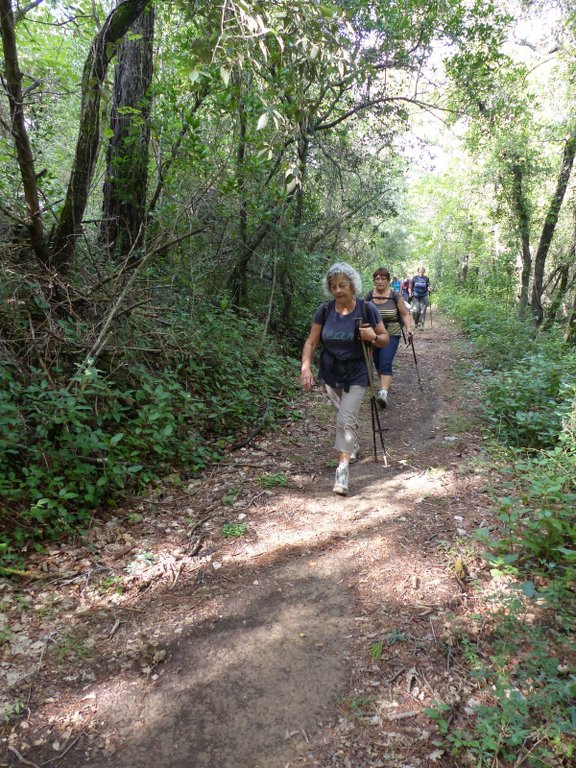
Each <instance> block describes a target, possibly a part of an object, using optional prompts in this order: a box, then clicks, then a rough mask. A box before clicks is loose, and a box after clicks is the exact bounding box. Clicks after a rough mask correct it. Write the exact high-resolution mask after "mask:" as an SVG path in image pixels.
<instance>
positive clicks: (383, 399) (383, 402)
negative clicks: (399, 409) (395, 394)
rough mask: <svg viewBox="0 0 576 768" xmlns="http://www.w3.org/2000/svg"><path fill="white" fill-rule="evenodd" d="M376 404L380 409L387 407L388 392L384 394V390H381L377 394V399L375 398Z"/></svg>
mask: <svg viewBox="0 0 576 768" xmlns="http://www.w3.org/2000/svg"><path fill="white" fill-rule="evenodd" d="M376 402H377V403H378V405H379V406H380V408H386V406H387V405H388V392H386V390H385V389H381V390H380V392H378V397H377V398H376Z"/></svg>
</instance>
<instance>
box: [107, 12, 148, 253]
mask: <svg viewBox="0 0 576 768" xmlns="http://www.w3.org/2000/svg"><path fill="white" fill-rule="evenodd" d="M153 38H154V8H153V6H149V7H148V8H147V9H146V11H145V12H144V13H142V14H141V15H140V16H139V18H137V19H136V20H135V22H134V23H133V25H132V27H131V29H130V31H129V33H128V34H127V35H126V36H125V37H124V40H123V41H122V42H121V44H120V46H119V50H118V55H117V59H118V63H117V64H116V67H115V70H114V95H113V103H112V109H111V114H110V133H111V134H112V135H111V137H110V141H109V143H108V150H107V154H106V177H105V182H104V190H103V198H104V199H103V206H102V227H101V239H102V242H103V244H104V245H105V247H106V248H107V250H108V251H109V252H110V253H114V255H116V256H117V257H119V258H122V257H124V256H126V254H127V253H129V252H130V251H131V249H134V248H136V247H137V246H138V244H139V242H141V240H142V237H143V234H144V220H145V210H146V191H147V188H148V157H149V145H150V111H151V84H152V72H153Z"/></svg>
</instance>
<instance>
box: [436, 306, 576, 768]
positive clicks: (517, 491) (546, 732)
mask: <svg viewBox="0 0 576 768" xmlns="http://www.w3.org/2000/svg"><path fill="white" fill-rule="evenodd" d="M443 304H444V306H445V307H446V309H447V310H448V311H449V312H451V313H452V314H453V315H454V317H455V318H456V319H457V320H458V321H459V322H460V323H461V324H462V327H463V328H464V329H465V331H466V333H467V334H469V336H470V338H471V339H472V340H473V341H474V345H475V347H476V349H477V350H478V353H479V361H478V363H477V364H476V365H475V366H473V369H472V371H471V374H472V375H473V376H475V377H476V376H478V373H481V374H482V396H483V403H484V409H485V415H486V427H487V431H488V433H489V434H491V435H492V436H493V438H495V439H496V440H497V441H498V444H499V445H500V446H501V449H500V450H502V447H503V448H504V449H505V456H504V462H503V463H500V462H497V461H496V460H494V461H495V464H496V466H495V469H496V471H497V472H498V475H499V477H500V480H501V483H500V485H499V487H498V488H493V489H492V493H493V495H494V504H495V512H496V515H497V518H498V520H499V526H498V528H497V529H495V530H481V531H479V532H478V539H479V541H480V542H481V543H482V545H483V546H484V547H485V548H486V558H487V559H488V561H489V563H490V564H491V568H492V574H493V575H494V576H495V577H497V578H498V577H503V578H506V579H512V584H513V589H512V590H511V591H510V592H509V594H508V596H507V597H506V596H504V597H502V595H500V596H499V597H496V598H495V600H496V601H497V602H499V603H500V605H499V607H498V608H497V609H496V613H495V616H496V619H497V621H496V623H495V629H494V637H493V639H492V642H491V649H492V651H491V654H490V656H489V657H488V658H487V657H486V655H484V654H483V655H480V654H479V653H478V652H477V649H476V647H475V645H474V643H473V642H471V640H470V638H469V637H468V635H467V633H465V632H463V633H462V637H461V643H462V646H463V649H464V652H465V655H466V659H467V662H468V664H469V666H470V669H471V670H472V672H473V675H475V676H477V677H478V678H479V679H481V680H482V682H483V685H485V684H486V683H488V684H489V685H490V686H491V687H492V690H493V691H494V694H495V700H496V701H497V702H498V703H497V706H496V707H495V706H493V705H492V704H491V705H489V706H486V705H479V706H476V707H475V709H474V715H475V720H474V727H469V728H461V727H457V728H453V729H451V728H450V727H449V724H448V720H447V719H446V718H447V712H448V710H449V709H450V708H449V707H445V706H443V705H439V706H438V707H435V708H433V709H432V710H431V715H432V716H433V717H434V718H435V719H436V720H437V721H438V723H439V725H440V729H441V732H442V733H443V734H444V736H445V738H446V741H447V743H448V744H449V745H450V750H451V751H452V752H453V754H455V755H464V756H466V759H468V760H470V759H472V760H473V762H474V764H475V765H482V766H484V765H486V766H487V765H492V764H494V761H495V760H501V761H505V762H504V764H506V765H508V764H510V765H515V764H516V763H515V762H514V761H515V760H517V759H518V758H519V757H522V756H526V764H527V765H531V766H535V767H538V768H544V766H546V765H550V764H552V765H554V764H558V765H569V764H571V762H572V761H573V760H574V758H575V756H576V743H575V741H574V738H573V737H574V731H575V723H576V709H575V708H574V698H575V696H576V676H575V675H574V670H573V669H571V666H570V664H569V662H568V659H569V658H571V657H572V656H573V653H574V651H575V650H576V646H575V644H574V634H573V633H574V628H575V623H574V617H575V616H576V589H575V585H576V525H575V523H574V506H575V504H576V482H575V478H576V356H575V355H574V350H573V348H571V347H570V346H568V345H566V344H565V343H563V342H561V341H560V339H559V338H558V334H557V333H539V334H534V332H533V330H530V332H529V333H526V332H525V331H526V324H525V323H523V322H522V321H520V320H517V319H515V318H513V317H512V318H511V317H510V314H509V313H508V312H506V311H505V310H504V309H503V308H502V307H501V306H500V305H498V304H495V303H490V302H486V300H485V299H478V298H473V297H471V296H467V295H465V294H461V295H459V296H454V294H452V295H451V296H445V297H444V299H443ZM527 616H530V619H529V620H527ZM552 649H554V650H552ZM562 654H564V655H565V658H563V657H562ZM558 656H560V658H558ZM535 733H538V739H537V740H536V739H535V736H534V734H535Z"/></svg>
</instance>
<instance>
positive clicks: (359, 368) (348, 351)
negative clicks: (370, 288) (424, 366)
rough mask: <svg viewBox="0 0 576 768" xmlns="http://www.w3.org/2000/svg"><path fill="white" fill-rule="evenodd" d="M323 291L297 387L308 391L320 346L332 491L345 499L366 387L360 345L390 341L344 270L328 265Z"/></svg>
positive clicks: (351, 273) (353, 274) (354, 276)
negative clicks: (330, 432) (332, 457)
mask: <svg viewBox="0 0 576 768" xmlns="http://www.w3.org/2000/svg"><path fill="white" fill-rule="evenodd" d="M324 290H325V292H326V293H327V295H328V296H331V297H332V300H331V301H328V302H325V303H324V304H320V306H319V307H318V308H317V310H316V313H315V315H314V321H313V322H312V327H311V329H310V334H309V335H308V338H307V339H306V341H305V343H304V348H303V349H302V369H301V374H300V383H301V384H302V386H303V387H304V389H310V388H311V387H312V386H313V384H314V377H313V376H312V370H311V365H312V357H313V355H314V351H315V349H316V347H317V346H318V344H320V342H322V345H323V349H322V354H321V357H320V370H319V379H320V381H322V382H323V384H324V386H325V388H326V393H327V394H328V397H329V399H330V401H331V402H332V404H333V405H334V407H335V408H336V414H337V415H336V440H335V442H334V447H335V448H336V450H337V451H338V458H339V463H338V467H337V469H336V480H335V483H334V488H333V489H332V490H333V491H334V493H338V494H340V495H341V496H346V494H347V493H348V481H349V465H350V462H352V461H354V460H355V459H356V455H357V453H358V436H357V431H358V413H359V411H360V406H361V404H362V398H363V397H364V392H365V391H366V387H367V386H368V382H369V378H368V368H367V366H366V356H365V355H364V350H363V349H362V344H363V343H366V344H374V346H376V347H385V346H386V344H388V343H389V341H390V338H389V336H388V332H387V331H386V329H385V327H384V323H383V322H382V320H381V318H380V314H379V312H378V310H377V309H376V307H375V306H374V305H373V304H371V303H370V302H368V301H364V300H363V299H361V298H358V294H360V293H361V291H362V281H361V279H360V275H359V274H358V272H357V271H356V270H355V269H354V268H353V267H351V266H350V265H349V264H346V263H345V262H339V263H336V264H332V266H331V267H330V268H329V269H328V271H327V273H326V276H325V278H324ZM368 359H369V360H370V356H368Z"/></svg>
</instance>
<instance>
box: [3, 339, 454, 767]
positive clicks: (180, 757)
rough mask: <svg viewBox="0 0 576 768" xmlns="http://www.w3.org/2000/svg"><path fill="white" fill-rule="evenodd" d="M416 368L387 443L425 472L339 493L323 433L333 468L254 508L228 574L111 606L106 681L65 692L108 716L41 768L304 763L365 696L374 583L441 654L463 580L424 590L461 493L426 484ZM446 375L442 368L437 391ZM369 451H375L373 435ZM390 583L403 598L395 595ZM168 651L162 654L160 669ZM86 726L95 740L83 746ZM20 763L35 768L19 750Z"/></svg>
mask: <svg viewBox="0 0 576 768" xmlns="http://www.w3.org/2000/svg"><path fill="white" fill-rule="evenodd" d="M419 354H420V353H419ZM420 359H421V360H422V361H423V360H424V359H425V354H424V353H422V354H421V358H420ZM409 365H410V364H409V361H408V360H407V359H406V358H405V359H404V360H403V361H402V363H401V365H399V372H398V377H397V379H396V380H395V390H396V394H395V398H396V400H397V405H396V406H395V408H393V409H391V410H390V411H388V412H387V414H386V420H387V423H388V424H389V426H390V430H391V431H390V436H389V437H387V440H386V442H387V444H392V443H393V444H394V450H395V451H396V453H397V457H398V458H401V460H403V461H406V462H407V463H408V465H409V466H411V469H406V466H402V465H401V464H399V463H398V462H395V463H394V464H393V465H392V466H390V467H388V468H387V469H384V468H383V467H382V466H380V465H375V464H374V463H373V461H370V460H369V459H368V458H366V457H365V458H364V459H363V460H362V461H361V462H359V463H358V464H356V465H355V466H354V468H353V470H352V480H351V494H350V496H349V497H347V498H346V499H338V498H334V497H333V496H331V493H330V490H331V485H332V482H333V477H332V471H330V472H329V471H326V469H325V465H323V464H322V463H321V462H322V461H325V457H326V456H327V455H329V451H330V449H329V448H327V445H328V443H329V442H330V441H331V439H332V437H331V435H329V434H327V433H324V434H320V435H319V436H318V443H319V444H320V446H321V455H322V457H324V458H323V459H320V458H319V456H318V452H316V454H314V453H311V455H310V460H309V464H308V466H307V471H308V472H309V473H310V472H311V470H312V469H313V467H314V466H318V473H313V472H312V474H310V479H309V480H308V481H306V482H305V483H304V485H303V487H302V489H301V490H300V491H297V490H288V491H286V492H282V493H278V494H276V495H275V496H274V497H273V498H272V499H270V498H269V499H267V500H266V503H265V504H263V505H261V506H258V507H253V508H252V509H250V513H249V520H250V528H249V534H248V535H247V536H246V537H244V538H243V539H242V540H236V541H227V542H222V543H221V545H220V546H219V548H218V549H217V550H216V553H217V558H218V560H221V561H222V563H220V566H221V567H219V569H215V568H214V564H213V562H208V563H206V564H205V565H203V566H202V567H200V565H198V567H195V568H194V569H193V570H192V569H190V571H186V572H184V573H183V574H182V576H181V577H180V579H179V581H178V584H177V586H174V584H173V585H170V584H169V583H168V582H167V581H162V582H161V583H159V584H158V585H157V586H153V587H152V588H150V589H149V590H148V591H147V592H146V593H144V594H142V595H141V596H140V597H139V598H138V599H137V600H136V601H135V602H134V603H131V604H130V605H128V604H125V605H124V606H122V605H120V606H114V607H107V608H105V609H103V610H102V611H100V615H99V617H98V620H97V621H95V622H94V623H92V624H91V623H87V624H86V625H85V626H84V627H82V629H83V630H87V631H92V632H95V633H98V644H97V646H96V648H97V652H98V657H97V658H93V659H92V660H91V663H89V664H88V663H87V665H86V666H87V668H88V669H89V670H91V671H92V672H93V674H94V676H95V678H96V679H95V681H94V682H93V683H89V684H88V685H86V683H85V682H84V683H74V684H73V685H72V684H67V685H66V686H63V685H61V686H59V688H58V691H59V695H60V699H61V701H62V707H63V708H64V707H67V708H68V711H70V710H76V711H77V712H78V713H80V712H81V711H82V707H83V703H82V702H83V701H84V700H85V699H87V698H90V700H91V701H92V702H93V712H92V715H91V716H90V717H83V716H82V715H80V714H79V715H78V722H79V723H80V724H81V725H79V726H77V730H76V732H75V734H74V735H73V736H72V737H71V738H70V741H69V743H71V744H72V746H71V747H70V749H69V751H68V752H66V753H65V754H64V755H63V756H62V757H61V758H56V759H55V757H54V752H53V751H52V752H51V753H50V754H48V751H47V750H46V749H44V748H33V749H31V750H30V751H29V753H27V755H26V757H27V759H29V760H33V761H36V762H38V763H43V762H46V761H48V760H49V761H50V764H51V765H54V766H55V768H57V767H58V766H60V768H79V766H85V767H86V768H150V766H154V768H284V766H286V765H287V764H288V763H290V764H291V765H292V764H293V761H295V760H297V759H299V758H301V757H302V756H304V755H306V753H307V751H308V750H309V749H310V743H313V741H314V738H315V737H316V736H317V734H318V733H319V731H320V729H321V728H322V726H323V725H325V724H326V723H334V722H335V719H336V717H337V712H338V700H339V697H341V696H343V695H345V693H346V692H347V691H348V689H349V686H350V682H351V674H352V668H353V662H352V660H351V659H352V655H353V654H354V653H355V652H356V653H357V652H358V644H359V642H360V643H362V644H363V645H362V647H363V648H365V649H366V650H368V642H369V641H368V639H365V638H360V637H359V624H358V621H357V619H358V618H359V617H357V615H356V613H357V599H358V595H359V592H360V591H361V589H362V587H361V584H362V581H363V580H364V579H367V578H371V577H372V578H373V577H374V576H373V574H374V573H376V574H377V578H380V579H381V580H382V592H381V595H382V597H381V599H380V600H379V602H378V604H377V605H375V606H374V607H373V610H374V612H375V614H376V615H377V616H378V617H379V624H378V626H379V627H380V630H381V632H382V633H385V632H387V631H390V630H391V629H393V628H394V626H395V622H399V621H400V619H401V617H403V619H402V620H403V621H404V626H406V625H408V626H410V632H411V633H412V636H413V641H414V642H413V646H414V647H413V648H411V649H410V653H412V654H413V655H415V656H416V657H417V658H419V654H422V655H423V654H428V655H429V656H431V655H433V654H438V655H440V656H441V654H442V652H443V649H442V647H441V646H440V645H439V644H438V643H436V638H435V636H434V630H433V628H432V630H430V625H429V621H430V620H429V618H428V616H429V613H430V611H429V610H428V606H429V605H433V606H436V607H437V608H438V610H439V611H442V610H443V609H444V608H445V607H447V606H449V605H450V604H451V602H452V601H453V600H454V597H455V590H454V584H453V580H452V579H451V577H450V576H449V575H448V574H446V573H443V572H442V570H438V572H437V573H438V577H437V578H435V579H433V580H432V579H430V584H429V585H426V586H425V587H423V588H422V589H421V590H420V591H414V590H413V589H412V590H411V589H409V584H410V579H413V578H414V574H415V573H418V572H419V570H422V571H423V570H425V569H426V568H428V567H429V557H430V553H431V551H432V550H433V548H434V547H435V543H434V542H435V541H436V540H437V539H438V538H439V537H440V536H442V535H443V534H444V532H445V531H446V530H447V527H449V526H450V517H451V513H450V511H449V509H448V503H449V499H450V495H451V489H450V486H449V483H447V484H445V485H442V482H443V481H442V479H441V478H434V477H432V478H430V477H427V476H426V469H427V467H428V464H427V463H426V462H424V461H423V462H420V463H418V462H417V461H414V459H415V458H416V459H417V458H418V453H417V451H416V447H417V446H415V443H414V440H420V439H421V435H419V434H418V435H416V436H415V437H411V435H410V434H409V433H408V431H407V430H404V429H403V422H402V418H403V414H404V409H405V408H408V407H410V403H412V402H417V401H418V400H419V398H420V394H419V393H415V390H414V384H413V382H412V384H411V385H410V387H408V385H407V383H406V382H407V381H409V380H410V377H412V378H413V377H414V371H413V369H411V368H410V367H409ZM421 365H423V362H421ZM423 378H424V377H423ZM432 378H433V374H432V372H430V375H429V376H428V381H427V382H426V381H425V385H426V384H427V385H428V386H430V383H429V382H430V380H432ZM404 389H405V390H406V393H404ZM363 408H364V409H366V403H365V404H364V406H363ZM438 412H439V404H438V398H437V396H436V394H435V393H434V392H433V391H432V390H430V394H429V395H427V401H426V408H425V413H424V415H423V416H422V421H421V423H420V424H419V427H420V429H424V430H427V432H428V433H430V434H432V433H433V432H434V431H435V429H436V427H435V426H434V425H433V423H432V422H433V420H434V419H435V418H436V416H437V414H438ZM368 419H369V411H368ZM366 423H368V422H366ZM365 432H366V430H365ZM366 437H369V435H368V434H365V438H366ZM392 437H393V440H391V439H390V438H392ZM314 440H315V438H314V436H312V437H310V439H309V448H310V450H311V451H314V450H315V445H318V443H316V444H314ZM363 443H364V445H363V447H364V450H365V454H366V455H369V453H370V446H369V443H368V440H366V439H364V441H363ZM436 447H437V448H438V451H437V454H434V456H435V463H440V464H442V463H446V462H448V460H449V459H450V446H446V445H440V444H439V445H438V446H436ZM284 448H285V450H287V451H289V450H290V447H289V446H288V447H287V446H284ZM413 461H414V466H412V462H413ZM431 491H432V492H433V494H434V496H435V498H436V501H437V502H438V506H437V508H435V509H432V510H428V509H423V507H422V503H421V502H422V498H425V496H426V494H429V493H430V492H431ZM175 512H176V510H175ZM416 532H417V533H418V534H419V536H416V535H415V534H416ZM376 539H380V540H384V541H385V542H386V546H387V553H388V554H387V557H386V561H385V562H382V559H381V558H380V559H379V556H378V555H377V554H375V553H374V541H375V540H376ZM414 542H416V543H414ZM224 553H226V557H227V559H226V560H225V562H224V560H223V557H222V555H223V554H224ZM436 567H438V566H436ZM387 577H389V578H390V582H391V583H392V581H394V583H395V584H396V585H397V589H396V591H393V590H391V589H390V588H388V587H389V585H388V584H386V581H385V579H386V578H387ZM456 591H457V590H456ZM423 605H424V606H425V607H426V611H423V610H422V606H423ZM421 617H423V618H421ZM119 618H120V619H121V623H120V625H119V626H118V628H117V631H115V632H114V631H113V627H114V626H116V625H117V623H118V619H119ZM75 629H76V628H75ZM138 638H140V640H141V641H142V642H141V645H144V646H146V643H148V645H149V651H148V652H149V653H150V654H151V657H152V658H151V659H148V660H146V659H144V660H143V659H142V658H138V657H135V656H134V648H135V642H136V640H137V639H138ZM158 652H161V653H162V657H161V660H157V661H156V662H154V654H155V653H158ZM401 664H402V661H401V659H400V657H398V656H397V655H394V654H393V653H390V655H389V657H388V656H386V655H384V657H383V658H382V660H381V668H382V674H383V675H386V674H387V672H392V671H394V674H395V670H396V669H397V667H398V665H401ZM143 667H146V668H147V673H146V674H143V673H142V668H143ZM389 677H393V675H392V674H390V675H389ZM52 711H54V708H53V705H52ZM37 712H40V714H41V706H40V707H38V709H37ZM62 721H64V717H62ZM56 722H58V720H56ZM82 730H83V731H84V734H85V735H84V737H82V738H80V739H79V740H78V741H77V742H76V743H75V744H74V743H73V739H74V738H75V736H76V735H78V733H79V732H82ZM57 731H58V728H57V727H56V728H54V729H53V731H52V735H51V736H50V738H51V740H52V739H53V738H54V733H55V732H57ZM93 733H96V734H97V738H96V739H94V738H93V736H92V734H93ZM88 736H90V738H88ZM8 760H9V761H12V762H9V763H8V764H9V765H18V764H19V763H18V762H17V760H16V757H15V756H14V755H12V754H11V755H9V757H8Z"/></svg>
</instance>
